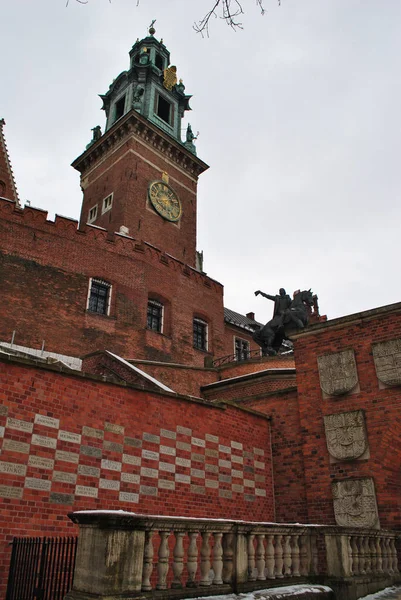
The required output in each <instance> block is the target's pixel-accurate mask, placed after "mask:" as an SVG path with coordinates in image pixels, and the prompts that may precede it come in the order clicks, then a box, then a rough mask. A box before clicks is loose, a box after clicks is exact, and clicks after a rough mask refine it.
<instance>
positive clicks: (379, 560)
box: [376, 537, 383, 574]
mask: <svg viewBox="0 0 401 600" xmlns="http://www.w3.org/2000/svg"><path fill="white" fill-rule="evenodd" d="M376 569H377V572H378V573H380V574H381V573H383V558H382V549H381V544H380V538H379V537H377V538H376Z"/></svg>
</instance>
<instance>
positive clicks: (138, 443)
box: [124, 437, 142, 448]
mask: <svg viewBox="0 0 401 600" xmlns="http://www.w3.org/2000/svg"><path fill="white" fill-rule="evenodd" d="M124 444H127V446H133V447H134V448H141V447H142V440H138V439H137V438H132V437H125V438H124Z"/></svg>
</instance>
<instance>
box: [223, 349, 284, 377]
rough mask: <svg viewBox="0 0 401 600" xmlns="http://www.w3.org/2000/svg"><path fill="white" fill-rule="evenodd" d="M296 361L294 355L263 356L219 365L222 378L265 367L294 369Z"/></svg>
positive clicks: (261, 369)
mask: <svg viewBox="0 0 401 600" xmlns="http://www.w3.org/2000/svg"><path fill="white" fill-rule="evenodd" d="M294 368H295V361H294V357H293V356H285V355H284V356H261V357H260V358H253V359H252V360H249V361H243V362H236V363H231V364H229V365H223V366H222V367H219V374H220V379H228V378H230V377H239V376H240V375H248V373H255V371H264V370H265V369H294Z"/></svg>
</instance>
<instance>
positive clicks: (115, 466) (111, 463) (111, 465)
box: [100, 458, 121, 471]
mask: <svg viewBox="0 0 401 600" xmlns="http://www.w3.org/2000/svg"><path fill="white" fill-rule="evenodd" d="M100 466H101V467H102V469H109V471H121V463H120V462H117V461H116V460H106V459H105V458H103V459H102V462H101V465H100Z"/></svg>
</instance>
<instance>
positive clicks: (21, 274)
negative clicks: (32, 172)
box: [0, 200, 224, 366]
mask: <svg viewBox="0 0 401 600" xmlns="http://www.w3.org/2000/svg"><path fill="white" fill-rule="evenodd" d="M0 215H1V219H0V277H1V280H2V282H3V286H2V304H1V309H0V317H1V319H0V339H2V340H4V341H10V339H11V336H12V333H13V331H14V330H15V331H16V336H15V343H17V344H20V345H26V346H32V347H41V345H42V341H43V340H44V341H45V347H46V350H49V351H55V352H60V353H64V354H72V355H75V356H76V355H83V354H87V353H89V352H93V351H95V350H104V349H107V350H110V351H113V352H115V353H116V354H119V355H122V356H123V357H124V358H142V359H150V360H159V361H160V360H162V361H166V360H167V361H174V362H180V363H184V364H185V363H186V364H192V365H198V366H203V364H204V358H205V356H207V355H208V354H209V355H212V354H214V355H215V356H221V355H222V354H223V338H224V320H223V319H224V317H223V288H222V286H221V285H220V284H219V283H217V282H215V281H213V280H212V279H210V278H208V277H207V276H205V275H202V274H200V273H198V272H196V271H195V270H193V269H190V268H189V267H187V266H185V264H184V263H181V262H179V261H176V260H174V259H172V258H170V257H168V256H167V255H165V254H163V253H162V252H161V251H159V250H157V249H156V248H153V247H152V246H149V245H147V244H143V243H141V242H140V241H138V242H136V241H134V240H130V239H127V238H124V237H121V236H117V235H116V236H114V235H108V234H107V233H106V232H105V231H102V230H98V229H96V228H92V227H86V228H85V230H83V231H79V230H77V223H76V222H75V221H71V220H69V219H65V218H62V217H56V220H55V222H50V221H47V220H46V216H47V213H45V212H43V211H39V210H35V209H32V208H25V209H24V210H19V209H16V208H15V206H14V204H13V203H11V202H5V201H1V200H0ZM90 277H98V278H101V279H104V280H106V281H107V282H109V283H110V284H112V300H111V311H110V316H109V317H106V316H103V315H96V314H93V313H90V312H88V311H87V310H86V305H87V295H88V284H89V278H90ZM149 297H151V298H152V297H156V298H162V299H163V300H164V301H165V307H166V326H167V331H166V333H165V334H158V333H155V332H153V331H148V330H147V329H146V311H147V302H148V298H149ZM194 316H198V317H202V318H203V319H205V320H206V321H207V322H208V326H209V352H208V353H205V352H200V351H198V350H195V349H194V348H193V338H192V335H193V334H192V322H193V317H194ZM169 323H170V326H169ZM172 324H173V325H172Z"/></svg>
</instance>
